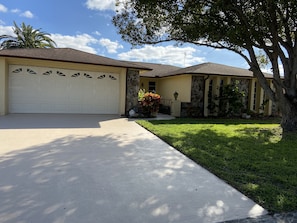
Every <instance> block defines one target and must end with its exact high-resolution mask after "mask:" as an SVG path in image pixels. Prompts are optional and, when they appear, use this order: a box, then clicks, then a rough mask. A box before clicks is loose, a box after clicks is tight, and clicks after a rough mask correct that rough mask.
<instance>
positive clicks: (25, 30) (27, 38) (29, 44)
mask: <svg viewBox="0 0 297 223" xmlns="http://www.w3.org/2000/svg"><path fill="white" fill-rule="evenodd" d="M13 32H14V34H15V36H11V35H1V36H0V42H1V44H0V49H1V50H2V49H11V48H54V47H55V45H56V43H55V42H54V41H53V40H52V39H51V38H50V37H49V36H50V34H48V33H45V32H42V31H41V29H33V27H32V26H30V25H26V24H25V23H22V24H21V26H20V27H19V26H18V25H17V24H16V23H15V22H14V28H13Z"/></svg>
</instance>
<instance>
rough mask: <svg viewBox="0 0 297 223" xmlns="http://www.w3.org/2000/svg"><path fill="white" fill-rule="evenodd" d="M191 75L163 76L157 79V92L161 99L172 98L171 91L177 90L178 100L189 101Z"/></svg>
mask: <svg viewBox="0 0 297 223" xmlns="http://www.w3.org/2000/svg"><path fill="white" fill-rule="evenodd" d="M191 86H192V76H191V75H187V74H185V75H178V76H173V77H164V78H162V79H160V80H159V81H158V92H159V94H160V95H161V97H162V98H163V99H172V100H173V99H174V96H173V93H174V92H175V91H176V92H178V100H180V101H182V102H191Z"/></svg>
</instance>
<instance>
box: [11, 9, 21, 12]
mask: <svg viewBox="0 0 297 223" xmlns="http://www.w3.org/2000/svg"><path fill="white" fill-rule="evenodd" d="M11 12H12V13H20V12H21V10H19V9H12V10H11Z"/></svg>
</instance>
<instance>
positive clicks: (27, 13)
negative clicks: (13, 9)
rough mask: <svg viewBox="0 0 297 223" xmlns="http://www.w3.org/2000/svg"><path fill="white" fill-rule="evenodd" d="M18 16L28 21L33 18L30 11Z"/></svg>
mask: <svg viewBox="0 0 297 223" xmlns="http://www.w3.org/2000/svg"><path fill="white" fill-rule="evenodd" d="M20 16H22V17H26V18H30V19H32V18H33V17H34V15H33V13H32V12H30V11H25V12H23V13H21V14H20Z"/></svg>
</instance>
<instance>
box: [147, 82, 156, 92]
mask: <svg viewBox="0 0 297 223" xmlns="http://www.w3.org/2000/svg"><path fill="white" fill-rule="evenodd" d="M148 90H149V92H156V82H155V81H149V89H148Z"/></svg>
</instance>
